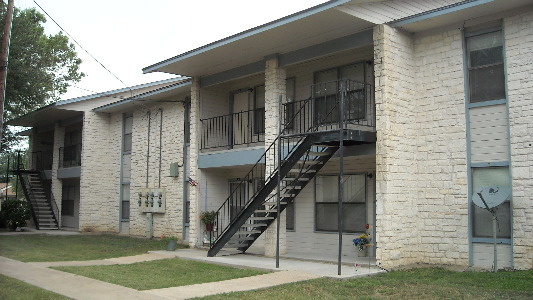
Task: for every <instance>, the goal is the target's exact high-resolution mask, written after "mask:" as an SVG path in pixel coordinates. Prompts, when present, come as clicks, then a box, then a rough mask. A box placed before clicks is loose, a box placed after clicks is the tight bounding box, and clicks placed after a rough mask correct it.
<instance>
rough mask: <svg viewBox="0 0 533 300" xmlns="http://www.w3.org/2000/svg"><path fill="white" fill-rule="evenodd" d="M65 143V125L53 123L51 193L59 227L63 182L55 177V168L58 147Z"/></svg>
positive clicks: (57, 166)
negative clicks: (54, 201)
mask: <svg viewBox="0 0 533 300" xmlns="http://www.w3.org/2000/svg"><path fill="white" fill-rule="evenodd" d="M64 144H65V127H62V126H60V125H59V124H58V123H56V124H55V128H54V148H53V150H52V151H53V152H52V194H53V195H54V198H55V200H56V204H57V209H58V211H59V216H57V217H58V219H59V220H58V222H59V227H61V199H62V198H63V182H62V181H61V180H60V179H57V169H58V168H59V159H60V157H59V148H62V147H63V146H64Z"/></svg>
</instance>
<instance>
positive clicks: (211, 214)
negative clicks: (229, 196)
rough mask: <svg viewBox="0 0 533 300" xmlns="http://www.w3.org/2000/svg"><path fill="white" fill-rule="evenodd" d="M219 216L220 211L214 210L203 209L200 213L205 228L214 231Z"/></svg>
mask: <svg viewBox="0 0 533 300" xmlns="http://www.w3.org/2000/svg"><path fill="white" fill-rule="evenodd" d="M217 216H218V212H216V211H214V210H212V211H203V212H201V213H200V220H201V221H202V222H203V223H204V224H205V230H207V231H213V223H215V220H216V218H217Z"/></svg>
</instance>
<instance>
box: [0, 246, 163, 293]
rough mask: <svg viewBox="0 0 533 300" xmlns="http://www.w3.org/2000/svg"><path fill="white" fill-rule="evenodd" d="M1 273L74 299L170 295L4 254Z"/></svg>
mask: <svg viewBox="0 0 533 300" xmlns="http://www.w3.org/2000/svg"><path fill="white" fill-rule="evenodd" d="M0 273H1V274H3V275H6V276H9V277H12V278H15V279H18V280H21V281H24V282H26V283H29V284H31V285H35V286H37V287H40V288H43V289H45V290H49V291H52V292H55V293H58V294H61V295H64V296H67V297H70V298H73V299H80V300H92V299H104V300H105V299H139V300H140V299H146V300H149V299H156V300H158V299H169V298H165V297H159V296H157V295H153V294H147V293H142V292H139V291H137V290H134V289H130V288H126V287H123V286H120V285H116V284H111V283H107V282H102V281H98V280H95V279H91V278H87V277H83V276H78V275H74V274H70V273H66V272H61V271H56V270H52V269H48V268H45V267H41V266H37V265H34V264H31V263H23V262H19V261H16V260H12V259H9V258H5V257H1V256H0Z"/></svg>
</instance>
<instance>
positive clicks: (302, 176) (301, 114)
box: [208, 81, 375, 256]
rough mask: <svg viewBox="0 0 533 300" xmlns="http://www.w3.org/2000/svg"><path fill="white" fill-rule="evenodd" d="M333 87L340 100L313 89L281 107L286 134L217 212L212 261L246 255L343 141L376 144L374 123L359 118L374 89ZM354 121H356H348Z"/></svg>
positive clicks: (352, 85)
mask: <svg viewBox="0 0 533 300" xmlns="http://www.w3.org/2000/svg"><path fill="white" fill-rule="evenodd" d="M331 84H332V83H331V82H330V83H325V84H324V85H330V86H331ZM334 84H336V87H338V88H337V91H338V93H337V94H333V95H331V94H324V95H320V93H321V91H323V90H324V88H323V86H313V88H312V95H313V97H311V98H309V99H307V100H304V101H300V102H299V103H289V104H284V105H280V116H281V117H282V118H284V119H285V120H284V121H283V122H282V124H280V127H281V128H282V130H280V134H279V135H278V136H277V137H276V139H275V140H274V141H273V142H272V143H271V144H270V146H269V147H268V148H267V150H266V151H265V152H264V153H263V155H262V156H261V158H260V159H259V160H258V161H257V163H256V164H255V165H254V166H253V167H252V169H251V170H250V171H249V172H248V174H247V175H246V176H245V177H244V178H242V179H241V181H240V182H239V184H238V186H237V187H235V188H234V189H233V190H232V191H231V194H230V196H229V197H228V198H227V199H226V201H225V202H224V203H223V204H222V206H221V207H220V208H219V209H218V211H217V213H218V215H217V218H216V220H215V224H214V225H215V226H214V233H215V240H214V242H213V243H212V245H211V247H210V250H209V251H208V256H215V255H216V254H217V253H218V252H219V251H220V250H221V249H223V248H224V249H236V250H237V251H240V252H245V251H246V250H247V249H248V248H249V247H250V246H251V245H252V244H253V243H254V242H255V241H256V240H257V238H259V236H260V235H261V234H262V233H263V232H264V231H265V230H266V229H267V228H268V226H270V225H271V224H272V223H273V222H274V221H275V220H276V219H277V218H278V216H279V214H281V212H283V210H284V209H285V208H286V207H287V205H288V204H290V203H291V202H292V201H294V199H295V198H296V197H297V196H298V195H299V193H300V192H301V191H302V190H303V189H304V188H305V186H306V185H307V184H308V183H309V182H310V181H311V180H312V179H313V178H314V176H315V175H316V174H317V173H318V172H319V171H320V169H321V168H322V167H323V166H324V165H325V164H326V162H327V161H328V160H329V159H330V158H331V157H333V156H334V154H335V153H336V152H337V150H338V149H339V146H340V144H341V142H340V141H343V143H344V144H352V145H354V144H364V143H372V142H375V132H374V131H372V130H371V129H372V126H373V119H371V120H367V119H366V118H364V119H363V118H362V117H361V113H360V112H361V111H364V110H365V108H366V107H367V106H369V105H368V103H367V100H368V99H367V97H366V95H367V94H368V90H369V89H370V86H369V85H367V84H364V83H357V82H353V81H342V82H341V81H338V82H334ZM320 97H322V99H320ZM320 100H323V101H322V102H319V101H320ZM326 101H327V103H326ZM280 102H281V100H280ZM317 103H318V104H320V105H321V106H320V105H317ZM324 104H327V105H324ZM296 105H297V106H296ZM283 106H284V109H282V108H281V107H283ZM324 106H326V107H327V109H323V107H324ZM361 107H363V108H361ZM344 108H347V111H345V110H344ZM318 109H320V111H317V110H318ZM354 112H357V113H358V114H355V113H354ZM350 115H351V116H357V119H352V120H350V119H349V116H350ZM347 116H348V117H347ZM346 117H347V118H346ZM337 119H340V120H337ZM332 120H334V122H332ZM350 122H351V123H350ZM350 124H351V125H353V126H355V127H353V126H352V127H353V128H354V129H350V126H349V125H350ZM369 124H370V125H371V126H368V125H369ZM362 127H368V128H366V129H367V130H361V128H362ZM278 166H279V167H278ZM253 182H260V183H261V184H260V187H258V188H257V189H255V191H254V192H253V194H252V195H251V196H245V197H242V196H237V195H238V193H239V191H243V190H245V191H246V190H248V188H247V187H248V184H249V183H253ZM278 187H279V188H278ZM278 194H279V202H278ZM278 203H279V207H278Z"/></svg>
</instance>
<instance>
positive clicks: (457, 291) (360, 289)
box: [202, 268, 533, 300]
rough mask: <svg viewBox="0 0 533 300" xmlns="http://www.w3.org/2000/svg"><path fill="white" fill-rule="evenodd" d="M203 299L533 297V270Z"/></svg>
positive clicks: (383, 277) (304, 286)
mask: <svg viewBox="0 0 533 300" xmlns="http://www.w3.org/2000/svg"><path fill="white" fill-rule="evenodd" d="M202 299H265V300H266V299H424V300H425V299H533V270H529V271H515V272H498V273H489V272H453V271H447V270H442V269H437V268H431V269H413V270H408V271H394V272H389V273H384V274H380V275H376V276H372V277H363V278H358V279H350V280H342V281H341V280H334V279H315V280H309V281H303V282H297V283H291V284H286V285H282V286H277V287H273V288H268V289H264V290H258V291H251V292H238V293H229V294H223V295H215V296H210V297H205V298H202Z"/></svg>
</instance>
